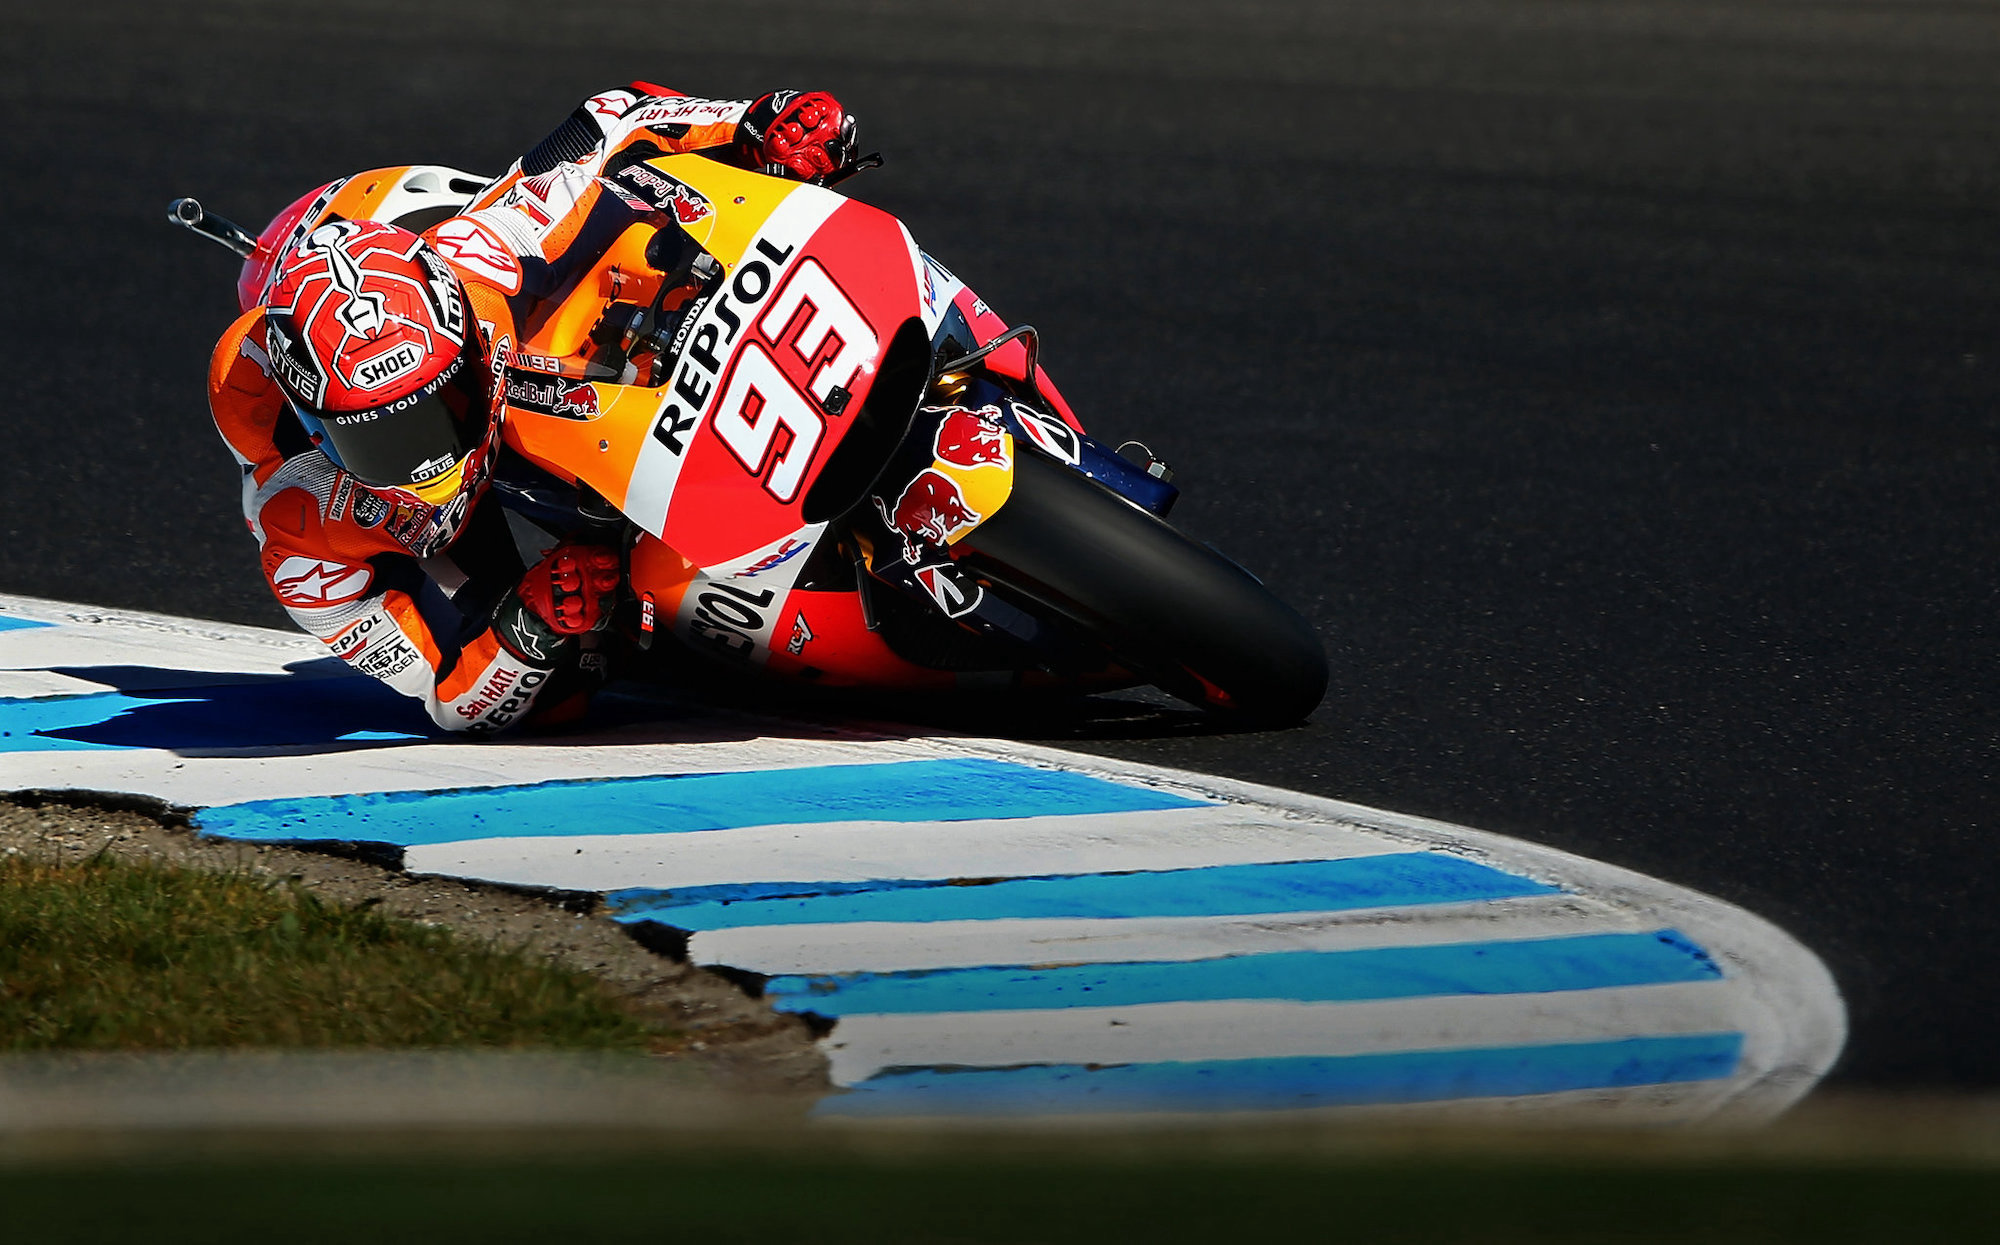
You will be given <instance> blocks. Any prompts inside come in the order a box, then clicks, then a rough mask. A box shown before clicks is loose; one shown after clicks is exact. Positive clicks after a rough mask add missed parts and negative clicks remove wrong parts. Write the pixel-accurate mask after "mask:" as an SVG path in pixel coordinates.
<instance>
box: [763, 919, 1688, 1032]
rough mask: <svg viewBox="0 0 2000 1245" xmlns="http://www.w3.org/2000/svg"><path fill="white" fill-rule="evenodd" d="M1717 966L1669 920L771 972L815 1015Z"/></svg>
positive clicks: (1602, 976)
mask: <svg viewBox="0 0 2000 1245" xmlns="http://www.w3.org/2000/svg"><path fill="white" fill-rule="evenodd" d="M1721 975H1722V973H1721V972H1720V970H1718V969H1717V968H1716V966H1715V962H1714V961H1713V960H1711V959H1709V957H1708V955H1707V954H1706V953H1705V952H1703V951H1702V949H1701V948H1700V947H1698V946H1696V945H1694V943H1692V942H1691V941H1689V940H1688V938H1687V936H1686V935H1684V934H1681V933H1679V932H1678V931H1675V930H1661V931H1658V932H1656V933H1650V934H1588V935H1582V936H1578V937H1566V938H1538V939H1532V940H1525V941H1517V942H1469V943H1458V944H1454V945H1447V946H1434V947H1385V948H1374V949H1369V950H1361V951H1281V952H1275V953H1271V954H1265V955H1240V956H1233V957H1229V958H1225V959H1215V960H1191V961H1185V962H1174V963H1142V964H1079V965H1070V966H1067V967H1060V968H1030V967H1024V966H1014V967H1007V968H964V969H945V970H939V971H930V972H922V971H911V972H899V973H855V974H853V975H850V976H832V977H774V978H772V979H771V980H770V981H769V982H767V983H765V987H764V995H765V997H766V998H768V999H771V1000H772V1001H773V1005H774V1006H775V1007H776V1008H777V1009H778V1010H779V1011H781V1012H812V1013H814V1014H816V1015H820V1016H856V1015H890V1014H903V1013H912V1012H985V1011H1015V1010H1021V1009H1026V1008H1046V1007H1127V1006H1136V1005H1140V1004H1146V1003H1173V1002H1189V1003H1194V1002H1213V1001H1218V1000H1224V999H1288V1000H1292V1001H1295V1002H1301V1003H1336V1002H1350V1001H1354V1000H1359V999H1408V998H1420V997H1425V996H1431V995H1445V994H1535V993H1547V992H1552V991H1558V990H1596V989H1601V988H1605V987H1611V986H1649V985H1660V984H1664V983H1667V982H1683V981H1706V980H1712V979H1714V978H1718V977H1720V976H1721Z"/></svg>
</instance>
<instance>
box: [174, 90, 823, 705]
mask: <svg viewBox="0 0 2000 1245" xmlns="http://www.w3.org/2000/svg"><path fill="white" fill-rule="evenodd" d="M819 101H824V103H823V104H822V103H820V102H819ZM802 105H803V107H802ZM801 119H803V124H802V120H801ZM852 132H853V126H852V122H851V121H849V120H846V119H845V117H844V115H843V114H842V113H841V111H840V109H839V106H838V104H836V103H834V102H833V101H832V100H831V98H830V97H826V96H822V95H817V94H816V93H815V94H814V95H807V96H800V95H798V94H797V93H794V92H780V93H776V94H774V95H767V96H764V97H762V98H761V99H759V100H756V101H744V100H734V101H731V100H706V99H693V98H689V97H685V96H678V95H675V94H674V93H672V92H669V91H666V90H664V89H663V88H659V87H655V86H651V85H649V84H646V83H634V84H633V85H632V86H630V87H628V88H623V89H618V90H612V91H607V92H604V93H602V94H600V95H596V96H593V97H592V98H590V99H589V100H586V101H585V102H584V103H583V104H582V105H581V106H579V107H578V108H577V110H576V111H575V112H574V113H573V114H571V116H570V117H569V118H568V119H567V120H566V121H565V122H564V123H563V124H562V125H561V126H559V127H558V128H557V129H556V130H555V131H554V132H553V133H551V134H550V135H549V136H548V137H547V138H545V139H544V140H543V141H542V142H541V143H539V144H537V145H536V146H535V148H534V149H533V150H531V151H530V152H529V153H528V154H527V155H525V156H523V157H522V158H521V159H520V160H518V161H516V162H515V163H514V164H513V165H512V166H511V167H510V168H509V169H508V170H507V171H506V173H505V174H503V175H502V176H501V177H499V178H498V179H496V180H494V181H493V182H491V183H489V184H488V185H487V186H486V187H485V188H484V189H482V190H481V191H480V192H479V193H478V194H477V195H475V196H474V198H473V199H472V200H471V201H470V202H469V203H468V204H467V205H466V207H465V208H464V210H463V211H462V213H461V214H460V215H458V216H454V217H451V218H449V219H447V220H444V221H442V222H439V223H438V224H436V225H434V226H432V227H431V228H429V229H428V230H426V231H425V232H424V233H423V235H422V236H423V238H424V241H425V242H426V243H428V244H429V245H430V246H431V247H432V248H433V249H434V250H435V251H437V253H438V254H439V255H441V256H442V257H443V258H444V259H445V260H446V261H447V262H448V263H450V264H451V265H452V268H453V270H454V272H455V273H456V275H457V276H458V277H459V279H460V282H461V284H462V286H463V288H464V291H465V296H466V301H467V303H468V305H469V306H468V310H469V311H470V313H471V315H470V318H471V319H472V320H473V321H474V322H475V323H476V325H477V345H478V348H479V352H480V355H481V358H482V360H483V362H484V364H485V367H484V369H483V370H484V372H485V374H486V376H487V377H488V380H487V383H486V398H487V401H488V403H489V405H490V407H491V411H492V415H493V417H494V418H495V419H499V418H501V415H502V410H503V407H504V401H505V395H504V372H505V369H506V367H507V366H508V365H509V364H510V363H512V362H514V361H515V357H514V356H515V346H516V343H517V342H518V341H519V340H520V328H519V327H518V326H520V325H521V324H524V323H526V322H527V320H528V318H529V317H530V316H531V315H533V314H534V311H535V308H536V306H537V305H538V303H540V302H541V301H542V300H544V299H547V298H549V297H550V296H552V295H554V294H556V293H558V292H559V291H561V290H562V289H563V288H564V284H565V282H566V281H567V280H568V279H569V278H570V277H571V276H572V275H573V274H575V273H576V272H579V271H581V270H583V269H586V268H588V267H589V266H590V265H591V264H593V263H595V262H596V261H597V260H598V259H599V258H600V257H601V256H602V255H603V254H604V252H605V251H606V250H607V248H609V246H610V245H611V244H612V243H613V242H614V241H616V240H617V238H618V237H619V236H620V235H621V234H622V233H623V232H624V231H625V230H626V229H628V228H630V227H631V225H632V224H633V223H634V222H635V220H638V219H650V220H652V221H654V223H656V224H659V225H661V226H669V225H671V223H672V221H673V204H672V203H671V202H669V201H654V202H647V201H644V200H642V199H640V198H638V197H637V196H635V195H634V194H633V193H632V192H631V190H630V189H629V188H628V186H624V185H616V184H613V183H612V182H610V181H608V180H607V178H608V177H609V175H610V174H612V173H615V172H616V171H617V170H618V169H619V168H621V167H626V166H629V165H631V164H633V163H636V162H638V161H642V160H644V159H645V158H647V157H649V156H652V155H658V154H663V153H674V154H678V153H683V152H702V153H704V154H708V155H711V156H714V157H716V158H720V159H724V160H726V161H728V162H729V163H733V164H738V165H742V166H746V167H753V168H762V169H764V170H765V171H767V172H774V173H780V174H783V175H787V176H793V177H808V176H817V175H823V174H824V173H825V172H827V171H829V169H831V168H837V167H838V166H839V165H840V164H841V163H842V162H843V161H844V160H845V159H849V158H851V150H850V148H851V140H852ZM629 181H630V179H628V183H629ZM208 392H209V405H210V409H211V411H212V412H213V414H214V417H215V423H216V427H217V429H218V431H220V433H221V434H222V437H223V440H224V441H225V442H226V443H227V444H228V445H229V447H230V450H231V452H232V453H233V454H234V456H235V458H236V460H237V463H238V466H239V467H240V469H241V471H242V476H243V480H242V486H243V513H244V517H245V519H246V521H247V522H248V524H249V527H250V531H251V532H252V534H253V535H255V536H256V538H257V540H258V543H259V545H260V546H261V566H262V569H263V572H264V576H265V579H266V580H267V581H268V582H269V584H270V587H271V591H272V592H273V593H274V594H275V595H276V596H277V598H278V601H279V603H280V604H281V605H282V606H283V607H284V609H285V611H286V613H287V614H289V615H290V617H291V618H292V620H293V621H294V622H296V623H297V624H298V625H299V626H300V627H301V628H303V629H304V630H306V631H308V632H310V633H312V634H313V635H315V636H318V637H319V638H320V639H321V640H322V641H324V642H325V644H326V645H327V647H328V648H329V649H330V650H332V652H333V654H334V655H335V656H337V657H339V658H341V659H342V660H343V661H345V662H347V663H348V664H349V665H350V666H352V667H353V668H354V669H356V670H358V671H360V672H362V673H364V674H368V675H371V676H373V677H375V678H377V679H380V680H382V681H383V682H385V683H387V684H389V685H390V686H392V687H394V688H396V689H397V690H398V691H400V692H402V693H404V694H405V695H408V696H411V697H414V698H416V699H418V700H419V701H421V702H422V703H423V704H424V706H425V708H426V709H427V710H428V711H429V714H430V717H431V719H432V720H433V721H434V722H436V723H437V724H438V725H439V726H441V727H444V728H446V729H448V730H454V731H457V730H464V731H473V732H491V731H495V730H499V729H502V728H504V727H508V726H511V725H514V724H517V723H520V722H523V721H528V720H541V721H549V720H556V719H560V718H563V717H567V716H573V715H574V714H575V713H577V712H580V710H581V708H582V704H583V701H584V700H585V699H586V698H587V696H588V693H589V692H590V691H591V690H592V689H594V687H595V686H596V685H597V684H598V683H599V682H601V681H602V678H603V677H604V672H605V668H606V659H607V656H608V640H607V633H606V632H605V630H604V629H603V628H602V626H601V625H599V624H598V619H599V618H600V617H601V613H600V611H599V608H598V601H597V600H596V598H594V597H593V599H592V600H591V601H590V602H589V603H588V610H587V618H588V621H589V624H590V626H591V629H588V630H582V629H579V627H578V625H576V623H575V619H576V617H578V615H577V606H576V604H575V602H574V601H573V600H569V601H568V604H567V605H563V604H560V603H559V604H551V594H550V591H549V587H548V585H549V584H550V583H551V582H554V583H557V584H559V585H561V584H578V583H580V584H582V585H583V589H582V590H583V591H585V592H592V591H594V589H593V587H592V585H594V584H595V585H598V586H599V587H601V586H602V584H603V583H605V582H609V581H608V579H607V577H606V574H605V572H604V570H603V567H602V565H601V559H602V551H601V550H596V551H593V550H592V546H590V545H589V544H588V542H587V537H588V535H589V531H590V516H588V515H586V514H584V513H582V511H581V510H579V512H578V513H577V514H576V515H575V516H573V521H571V522H564V521H562V520H561V519H558V520H556V521H554V522H551V521H550V520H549V518H548V517H547V515H546V514H542V515H538V516H537V521H536V522H535V523H530V522H527V521H525V520H524V519H523V517H522V515H521V514H519V513H509V512H508V511H507V509H506V497H507V494H505V493H503V492H501V491H498V490H491V489H489V488H488V487H487V485H488V479H487V478H485V474H482V478H480V479H477V480H469V481H468V487H467V488H466V489H465V491H464V492H462V493H461V494H460V495H459V496H458V497H457V498H455V499H454V500H452V501H450V502H449V503H447V504H445V505H442V506H431V505H426V504H423V503H421V502H416V501H413V500H410V499H409V498H407V497H400V498H399V497H395V496H391V495H388V494H385V493H378V492H376V491H374V490H371V489H370V488H368V487H367V486H365V485H363V484H361V483H360V482H359V481H358V480H357V479H356V478H355V477H354V476H352V475H351V474H349V473H348V472H347V471H345V470H343V469H342V467H341V466H340V465H339V464H338V463H337V462H336V461H334V459H332V458H330V457H329V456H328V455H327V454H326V453H324V452H322V451H321V450H320V449H319V448H317V447H316V446H315V444H314V443H313V441H312V440H311V439H310V437H309V436H308V434H307V432H306V430H305V428H304V426H303V425H302V424H301V423H300V421H299V420H298V419H297V418H296V417H295V416H294V415H293V413H292V412H291V410H290V409H289V408H288V406H287V402H286V399H285V396H284V394H283V392H282V391H281V390H280V388H279V387H278V385H277V384H276V383H275V382H274V380H273V378H272V360H271V357H270V351H269V349H268V348H267V338H266V321H265V314H264V310H263V308H262V307H261V306H259V307H253V308H252V309H251V310H249V311H247V312H245V313H244V314H243V315H242V316H241V317H239V318H238V319H237V320H236V321H235V323H233V324H231V325H230V326H229V328H228V330H227V331H226V332H224V333H223V335H222V339H221V341H220V342H218V343H217V345H216V348H215V352H214V355H213V356H212V358H211V361H210V367H209V386H208ZM484 461H485V466H486V474H497V475H499V476H500V477H502V478H505V477H506V476H508V474H509V473H510V471H512V472H526V473H529V474H533V473H535V472H536V471H537V469H535V468H533V467H532V466H531V465H529V464H527V463H526V462H525V460H523V459H520V458H519V457H518V456H516V455H514V454H513V453H512V452H511V451H509V450H507V449H505V448H502V449H501V450H500V452H499V453H498V454H497V455H494V456H489V457H488V458H486V459H485V460H484ZM579 533H582V536H583V537H584V538H586V542H585V543H584V544H581V545H579V544H575V543H573V542H574V541H575V540H576V539H578V537H579ZM559 541H560V542H562V543H561V544H559ZM552 547H554V548H552ZM578 552H581V555H582V559H583V560H582V561H579V560H578V557H576V556H571V555H572V554H576V553H578ZM544 555H546V556H544ZM614 565H615V563H614ZM578 566H583V567H584V569H585V574H584V575H583V577H582V578H581V579H579V578H578V577H577V575H576V574H575V573H574V572H575V570H576V568H577V567H578ZM593 567H594V568H595V569H594V570H593V569H591V568H593ZM551 576H554V579H553V580H552V579H551ZM537 585H539V586H537ZM557 597H558V598H563V591H562V590H560V589H559V590H558V592H557ZM565 599H566V598H565ZM565 609H566V610H567V611H568V612H567V613H565V612H564V611H565Z"/></svg>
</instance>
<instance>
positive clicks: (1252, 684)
mask: <svg viewBox="0 0 2000 1245" xmlns="http://www.w3.org/2000/svg"><path fill="white" fill-rule="evenodd" d="M963 546H964V547H966V548H969V549H970V550H971V551H972V553H973V554H974V555H975V557H974V558H973V560H972V561H971V565H972V566H973V567H974V568H976V569H977V570H978V571H979V572H980V573H981V574H983V575H985V576H986V577H987V578H989V579H991V580H992V581H994V582H995V583H996V584H998V585H1000V586H1002V587H1003V588H1006V589H1009V590H1011V591H1013V592H1014V593H1017V594H1019V595H1021V596H1024V597H1027V598H1028V599H1030V600H1031V601H1033V602H1034V603H1036V604H1038V605H1040V606H1041V607H1043V609H1045V610H1047V611H1049V612H1051V613H1053V614H1056V615H1058V616H1060V617H1062V618H1065V619H1067V620H1068V621H1070V622H1071V623H1073V624H1074V625H1076V626H1077V627H1079V628H1080V629H1082V630H1083V631H1085V632H1086V633H1088V634H1089V635H1090V636H1091V637H1092V638H1093V639H1095V640H1096V641H1097V642H1099V643H1101V644H1103V645H1104V646H1105V647H1106V648H1107V649H1108V650H1110V652H1111V653H1112V655H1113V656H1114V657H1116V658H1117V659H1118V660H1119V662H1120V663H1121V664H1123V665H1125V666H1126V667H1127V668H1128V669H1131V670H1133V671H1135V672H1137V673H1139V674H1141V675H1143V676H1144V677H1146V678H1147V679H1150V680H1152V681H1153V682H1154V683H1155V684H1157V685H1158V686H1159V687H1160V688H1162V689H1163V690H1165V691H1168V692H1171V693H1173V694H1174V695H1176V696H1179V697H1181V698H1182V699H1185V700H1189V701H1192V702H1194V703H1195V704H1199V705H1204V706H1207V707H1210V708H1213V709H1217V710H1220V711H1222V712H1226V713H1230V714H1233V715H1238V716H1241V717H1244V718H1248V719H1253V720H1256V721H1262V722H1273V723H1276V722H1295V721H1297V720H1299V719H1300V718H1303V717H1304V716H1305V715H1306V714H1308V713H1310V712H1312V710H1313V707H1314V706H1316V705H1318V704H1319V702H1320V697H1322V696H1323V695H1325V693H1326V678H1327V670H1326V653H1325V650H1324V648H1322V647H1321V645H1320V641H1319V636H1318V635H1317V634H1316V633H1315V632H1314V631H1313V629H1312V626H1311V624H1309V623H1307V622H1306V620H1305V619H1303V618H1301V617H1299V615H1298V613H1297V612H1296V611H1294V610H1293V609H1292V608H1291V607H1290V606H1288V605H1286V604H1285V603H1284V602H1283V601H1280V600H1278V598H1277V597H1275V596H1273V595H1272V594H1271V593H1270V591H1269V590H1268V589H1266V588H1265V587H1264V585H1262V584H1261V583H1259V582H1257V580H1256V579H1255V578H1253V577H1252V576H1251V575H1250V573H1249V572H1247V571H1245V570H1244V569H1243V568H1242V567H1239V566H1237V565H1236V564H1235V563H1234V562H1231V561H1230V560H1229V559H1227V558H1225V557H1223V556H1222V555H1220V554H1218V553H1216V552H1214V551H1213V550H1211V549H1208V548H1206V547H1205V546H1202V545H1198V544H1196V543H1195V542H1193V541H1191V540H1189V539H1188V538H1187V537H1185V536H1183V535H1181V534H1180V533H1179V532H1177V531H1175V530H1174V529H1173V528H1171V527H1169V526H1167V525H1166V524H1165V523H1163V522H1161V521H1160V520H1159V519H1158V518H1156V517H1154V516H1153V515H1151V514H1149V513H1147V512H1146V511H1144V510H1141V509H1139V508H1138V507H1137V506H1134V505H1133V504H1132V503H1130V502H1128V501H1126V500H1125V499H1124V498H1122V497H1120V496H1118V495H1117V494H1116V493H1113V492H1112V491H1111V490H1109V489H1107V488H1105V487H1104V486H1103V485H1101V484H1098V483H1096V482H1095V481H1093V480H1090V479H1088V478H1087V477H1085V476H1082V475H1079V474H1077V473H1076V472H1074V471H1071V470H1069V469H1068V468H1066V467H1063V466H1061V465H1059V464H1057V463H1054V462H1052V461H1050V460H1049V459H1047V458H1044V457H1042V456H1041V455H1038V454H1033V453H1020V454H1017V455H1016V457H1015V474H1014V490H1013V493H1012V494H1011V495H1010V496H1009V497H1008V499H1007V503H1006V504H1005V505H1004V506H1002V507H1001V508H1000V510H999V511H998V513H996V514H994V515H993V517H992V518H989V519H987V520H986V521H985V522H984V523H982V524H980V525H979V527H978V528H976V529H975V530H974V531H972V532H971V533H970V534H968V535H967V536H966V538H965V540H964V542H963Z"/></svg>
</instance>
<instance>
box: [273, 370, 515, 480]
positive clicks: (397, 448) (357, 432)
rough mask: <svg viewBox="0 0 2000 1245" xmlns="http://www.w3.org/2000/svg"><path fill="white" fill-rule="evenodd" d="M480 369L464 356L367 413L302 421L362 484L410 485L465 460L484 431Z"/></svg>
mask: <svg viewBox="0 0 2000 1245" xmlns="http://www.w3.org/2000/svg"><path fill="white" fill-rule="evenodd" d="M479 375H480V373H479V370H478V369H477V368H472V367H467V366H466V360H465V356H464V355H460V356H459V357H458V358H457V359H455V360H453V361H452V365H451V367H449V368H448V369H446V370H445V373H444V375H442V376H440V377H438V378H437V379H436V380H434V381H432V382H431V383H430V384H428V385H426V386H424V387H423V388H422V389H419V390H417V392H415V393H413V394H410V395H409V396H407V397H403V398H398V399H397V400H396V401H394V402H389V403H385V404H384V405H382V406H378V407H376V408H375V409H373V410H369V411H342V412H334V411H329V412H327V413H325V414H321V415H319V416H318V417H317V418H316V419H315V418H310V416H311V413H310V412H307V415H308V417H309V418H308V419H307V420H306V421H305V422H306V426H307V429H308V431H311V430H312V429H313V425H314V424H317V425H318V426H319V429H320V430H321V431H323V432H324V433H325V437H326V439H325V441H323V442H321V444H320V448H321V449H322V450H330V451H331V452H330V453H329V454H328V455H327V456H328V457H329V458H332V459H334V460H335V461H336V462H338V463H339V464H340V465H341V466H342V467H345V468H346V469H347V470H348V471H349V472H351V473H353V475H354V476H355V478H357V479H359V480H360V481H361V482H362V483H363V484H368V485H373V486H375V487H377V488H408V487H409V486H411V485H413V484H421V483H423V482H424V481H426V480H429V479H431V478H433V477H435V476H437V475H439V474H441V473H443V472H445V471H449V470H450V469H451V467H452V466H453V464H455V463H457V462H458V460H459V459H461V458H464V457H465V456H466V454H467V453H468V452H470V451H471V450H472V449H473V448H474V447H475V446H477V445H478V444H479V443H480V441H481V440H483V439H484V438H485V435H486V398H485V395H484V394H483V393H481V392H480V386H479V379H478V378H479Z"/></svg>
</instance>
